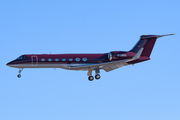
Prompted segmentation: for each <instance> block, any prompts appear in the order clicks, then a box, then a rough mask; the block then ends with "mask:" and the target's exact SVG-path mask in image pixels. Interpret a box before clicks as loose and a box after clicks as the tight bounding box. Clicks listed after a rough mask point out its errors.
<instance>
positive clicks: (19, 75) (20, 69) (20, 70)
mask: <svg viewBox="0 0 180 120" xmlns="http://www.w3.org/2000/svg"><path fill="white" fill-rule="evenodd" d="M22 70H23V68H19V74H18V75H17V77H18V78H20V77H21V72H22Z"/></svg>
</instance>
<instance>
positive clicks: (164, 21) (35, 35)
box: [0, 0, 180, 120]
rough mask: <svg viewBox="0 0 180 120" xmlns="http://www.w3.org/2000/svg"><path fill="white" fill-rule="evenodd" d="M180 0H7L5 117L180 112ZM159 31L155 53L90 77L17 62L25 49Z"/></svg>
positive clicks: (80, 118) (157, 117)
mask: <svg viewBox="0 0 180 120" xmlns="http://www.w3.org/2000/svg"><path fill="white" fill-rule="evenodd" d="M179 5H180V1H179V0H149V1H144V0H135V1H134V0H124V1H120V0H109V1H108V0H86V1H85V0H84V1H83V0H79V1H77V0H76V1H73V0H60V1H59V0H51V1H50V0H49V1H47V0H29V1H27V0H26V1H25V0H16V1H13V0H9V1H8V0H2V1H1V2H0V51H1V64H0V68H1V73H0V74H1V77H0V120H170V119H171V120H180V75H179V67H180V64H179V60H180V56H179V52H180V47H179V46H180V39H179V35H180V7H179ZM169 33H175V34H176V35H175V36H169V37H164V38H160V39H158V41H157V42H156V45H155V47H154V50H153V52H152V55H151V60H150V61H147V62H143V63H140V64H136V65H134V66H126V67H122V68H119V69H117V70H114V71H111V72H108V73H106V72H105V71H101V76H102V78H101V79H100V80H98V81H97V80H94V81H93V82H89V81H88V79H87V75H86V74H87V72H85V71H68V70H63V69H56V71H55V70H54V69H24V70H23V72H22V77H21V78H20V79H18V78H17V74H18V69H15V68H9V67H8V66H6V63H7V62H9V61H11V60H13V59H16V58H17V57H18V56H20V55H22V54H32V53H34V54H41V53H47V54H48V53H50V52H52V53H59V54H60V53H105V52H109V51H128V50H130V49H131V48H132V47H133V46H134V44H135V43H136V42H137V41H138V40H139V36H140V35H143V34H145V35H148V34H157V35H161V34H169Z"/></svg>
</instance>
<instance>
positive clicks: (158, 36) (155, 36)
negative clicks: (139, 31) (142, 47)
mask: <svg viewBox="0 0 180 120" xmlns="http://www.w3.org/2000/svg"><path fill="white" fill-rule="evenodd" d="M170 35H175V34H166V35H152V36H143V39H146V38H160V37H164V36H170Z"/></svg>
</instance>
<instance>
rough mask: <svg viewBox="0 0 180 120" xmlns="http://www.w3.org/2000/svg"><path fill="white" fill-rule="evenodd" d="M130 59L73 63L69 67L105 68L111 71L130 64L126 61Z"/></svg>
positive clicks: (82, 68) (81, 68)
mask: <svg viewBox="0 0 180 120" xmlns="http://www.w3.org/2000/svg"><path fill="white" fill-rule="evenodd" d="M127 61H128V59H124V60H119V61H112V62H106V63H98V64H83V65H82V64H81V65H80V64H79V65H78V64H72V65H70V66H69V69H74V70H95V69H97V68H99V69H103V70H105V71H106V72H109V71H111V70H114V69H117V68H119V67H123V66H125V65H128V63H126V62H127Z"/></svg>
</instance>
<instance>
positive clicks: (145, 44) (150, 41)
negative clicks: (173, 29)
mask: <svg viewBox="0 0 180 120" xmlns="http://www.w3.org/2000/svg"><path fill="white" fill-rule="evenodd" d="M169 35H174V34H167V35H141V38H140V40H139V41H138V42H137V44H136V45H135V46H134V47H133V49H131V50H130V52H134V53H137V52H138V51H139V50H140V49H141V48H144V49H143V52H142V54H141V56H145V57H150V55H151V52H152V50H153V48H154V45H155V43H156V40H157V38H159V37H163V36H169Z"/></svg>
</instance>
